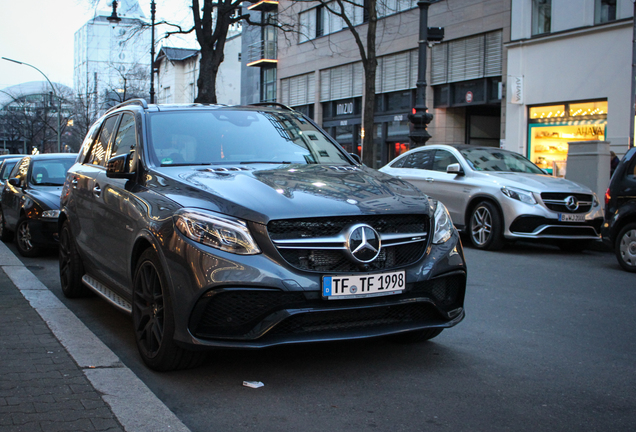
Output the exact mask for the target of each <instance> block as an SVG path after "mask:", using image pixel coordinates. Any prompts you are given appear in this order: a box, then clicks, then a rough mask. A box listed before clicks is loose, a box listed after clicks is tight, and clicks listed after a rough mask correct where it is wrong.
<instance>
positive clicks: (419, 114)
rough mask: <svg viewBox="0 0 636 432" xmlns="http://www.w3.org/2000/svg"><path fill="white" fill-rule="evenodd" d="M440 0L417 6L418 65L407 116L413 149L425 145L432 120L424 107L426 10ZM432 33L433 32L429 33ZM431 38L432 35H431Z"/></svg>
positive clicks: (421, 0)
mask: <svg viewBox="0 0 636 432" xmlns="http://www.w3.org/2000/svg"><path fill="white" fill-rule="evenodd" d="M438 1H441V0H418V2H417V6H418V7H419V8H420V35H419V36H420V38H419V41H418V44H419V45H418V63H417V84H416V86H417V88H416V90H415V107H414V108H413V112H412V113H411V114H409V121H410V122H411V124H412V125H413V127H412V129H411V133H410V134H409V138H410V139H411V141H412V142H413V144H414V146H415V147H419V146H422V145H424V144H426V141H428V140H429V139H430V138H431V135H430V134H429V133H428V131H427V130H426V127H427V126H428V124H429V123H430V122H431V120H433V114H430V113H429V112H428V108H427V107H426V46H427V45H428V42H429V40H430V39H431V37H429V30H433V29H429V28H428V8H429V6H430V5H431V4H433V3H437V2H438ZM443 30H444V29H441V28H438V29H435V32H434V40H435V41H436V42H439V41H441V40H442V39H443V37H444V32H443ZM431 33H433V32H431ZM431 36H433V35H431Z"/></svg>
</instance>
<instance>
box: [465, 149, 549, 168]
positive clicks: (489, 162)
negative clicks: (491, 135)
mask: <svg viewBox="0 0 636 432" xmlns="http://www.w3.org/2000/svg"><path fill="white" fill-rule="evenodd" d="M461 153H462V155H463V156H464V157H465V158H466V161H467V162H468V164H469V165H470V166H471V168H472V169H474V170H475V171H503V172H523V173H530V174H544V172H543V171H541V169H540V168H539V167H537V166H536V165H535V164H533V163H532V162H530V161H529V160H528V159H526V158H524V157H523V156H521V155H520V154H517V153H513V152H509V151H505V150H500V149H497V148H483V147H476V148H469V149H463V150H461Z"/></svg>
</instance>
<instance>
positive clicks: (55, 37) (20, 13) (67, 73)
mask: <svg viewBox="0 0 636 432" xmlns="http://www.w3.org/2000/svg"><path fill="white" fill-rule="evenodd" d="M106 2H107V3H109V4H110V1H107V0H101V1H100V2H99V3H100V5H103V4H105V3H106ZM94 3H96V1H92V0H0V11H2V12H1V13H0V57H7V58H10V59H14V60H19V61H21V62H25V63H29V64H31V65H33V66H35V67H37V68H38V69H40V70H41V71H42V72H43V73H44V74H46V76H47V77H48V78H49V79H50V80H51V81H53V82H56V83H60V84H64V85H67V86H69V87H71V88H72V87H73V37H74V34H75V32H76V31H77V30H79V29H80V28H81V27H82V26H83V25H84V24H85V23H86V22H87V21H88V20H89V19H91V18H92V17H93V16H94V14H95V10H96V8H97V7H99V6H97V7H96V6H95V5H94ZM155 3H156V5H157V14H156V16H157V21H159V20H162V19H165V18H166V17H167V18H170V20H175V18H176V19H177V20H183V22H185V23H186V25H189V24H190V23H191V22H192V18H191V11H190V9H189V8H188V3H189V2H188V0H155ZM139 5H140V7H141V9H142V10H143V11H144V14H146V17H147V19H148V20H149V19H150V0H139ZM99 9H103V7H99ZM155 34H156V37H157V38H159V37H160V35H161V34H163V33H162V31H161V30H160V29H158V31H157V33H155ZM161 45H162V43H161V42H159V43H158V44H157V46H156V49H157V50H159V48H160V47H161ZM165 45H166V46H178V47H182V46H183V47H186V46H187V47H191V46H192V42H189V43H188V42H187V41H181V40H177V39H175V38H170V39H169V41H168V42H167V43H165ZM148 55H150V53H148ZM41 80H44V77H43V76H42V75H41V74H39V73H38V72H37V71H36V70H34V69H32V68H30V67H28V66H24V65H19V64H15V63H12V62H8V61H6V60H0V89H4V88H6V87H9V86H12V85H16V84H21V83H25V82H29V81H41Z"/></svg>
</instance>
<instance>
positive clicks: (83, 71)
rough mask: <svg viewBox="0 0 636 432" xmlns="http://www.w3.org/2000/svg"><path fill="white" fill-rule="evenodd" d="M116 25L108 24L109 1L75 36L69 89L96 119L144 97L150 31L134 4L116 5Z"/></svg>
mask: <svg viewBox="0 0 636 432" xmlns="http://www.w3.org/2000/svg"><path fill="white" fill-rule="evenodd" d="M117 4H118V7H117V15H118V16H119V18H120V19H121V20H120V21H118V22H112V21H109V19H108V18H109V17H110V16H111V15H112V12H113V9H112V1H110V0H109V1H104V0H102V2H101V3H100V7H99V8H98V12H97V13H96V15H95V17H94V18H93V19H91V20H89V21H88V22H87V23H86V24H85V25H84V26H82V28H80V29H79V30H78V31H77V32H76V33H75V48H74V57H75V58H74V76H73V87H74V90H75V93H76V94H77V96H78V98H79V99H80V100H81V101H82V103H84V104H85V105H87V106H88V107H90V111H91V112H92V113H93V115H95V116H97V115H99V114H100V113H102V112H104V111H105V110H106V109H108V108H109V107H111V106H114V105H116V104H118V103H120V102H122V101H124V100H126V99H130V98H133V97H148V93H149V83H150V60H151V59H150V43H151V35H150V29H149V28H147V27H143V26H142V24H143V22H144V21H145V16H144V14H143V12H142V11H141V8H140V6H139V3H138V2H137V0H120V1H118V2H117Z"/></svg>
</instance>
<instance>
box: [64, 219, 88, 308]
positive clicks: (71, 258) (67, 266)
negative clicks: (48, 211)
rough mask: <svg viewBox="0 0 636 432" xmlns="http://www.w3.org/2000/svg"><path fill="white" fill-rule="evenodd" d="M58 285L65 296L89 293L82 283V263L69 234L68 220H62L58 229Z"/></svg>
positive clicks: (73, 296)
mask: <svg viewBox="0 0 636 432" xmlns="http://www.w3.org/2000/svg"><path fill="white" fill-rule="evenodd" d="M58 257H59V263H60V285H61V286H62V292H63V293H64V296H65V297H67V298H78V297H84V296H86V295H88V294H89V292H90V291H89V289H88V288H87V287H86V286H85V285H84V284H83V283H82V276H84V265H83V264H82V259H81V258H80V256H79V253H78V252H77V246H75V239H74V238H73V234H71V226H70V224H69V222H68V221H64V224H63V225H62V229H61V230H60V247H59V255H58Z"/></svg>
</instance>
